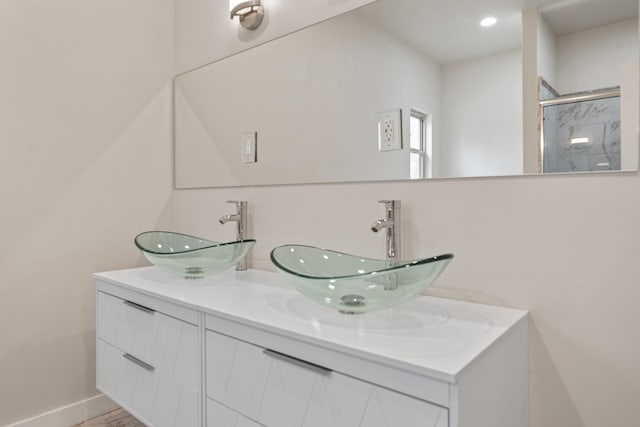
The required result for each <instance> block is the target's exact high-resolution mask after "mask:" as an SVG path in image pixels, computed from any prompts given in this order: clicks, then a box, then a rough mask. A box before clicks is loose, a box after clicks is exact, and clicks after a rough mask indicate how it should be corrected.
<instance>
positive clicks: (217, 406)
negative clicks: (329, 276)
mask: <svg viewBox="0 0 640 427" xmlns="http://www.w3.org/2000/svg"><path fill="white" fill-rule="evenodd" d="M95 278H96V284H97V383H98V387H99V389H100V390H102V391H103V392H104V393H105V394H106V395H108V396H109V397H111V398H113V399H114V400H115V401H116V402H117V403H119V404H120V405H122V406H123V407H124V408H125V409H126V410H128V411H130V412H131V413H132V414H133V415H135V416H136V417H138V418H140V419H141V420H142V421H143V422H145V423H146V424H148V425H149V426H157V427H160V426H175V427H190V426H202V427H261V426H262V427H397V426H402V427H527V426H528V356H527V354H528V349H527V341H528V338H527V313H526V312H524V311H521V310H513V309H508V308H502V307H495V306H488V305H480V304H473V303H468V302H462V301H455V300H446V299H441V298H433V297H426V296H419V297H416V298H414V299H413V300H411V301H409V302H407V303H404V304H402V305H401V306H399V307H397V308H396V309H393V310H385V311H383V312H379V313H377V314H374V313H370V314H366V315H353V316H350V315H344V314H340V313H337V312H336V313H334V312H332V311H329V310H327V309H325V308H324V307H320V306H317V305H316V304H314V303H313V302H310V301H307V300H306V299H305V298H304V297H302V296H300V295H298V294H297V293H296V292H295V291H294V290H292V289H291V288H289V287H288V286H287V285H286V284H285V283H283V282H282V280H281V278H280V276H279V275H277V274H275V273H270V272H264V271H257V270H249V271H247V272H243V273H242V274H238V273H236V272H235V271H228V272H225V273H222V274H218V275H214V276H210V277H207V278H204V279H201V280H198V281H193V280H184V279H181V278H178V277H176V276H172V275H170V274H169V273H163V272H161V271H160V270H157V269H155V268H154V267H147V268H140V269H130V270H120V271H114V272H106V273H98V274H96V275H95Z"/></svg>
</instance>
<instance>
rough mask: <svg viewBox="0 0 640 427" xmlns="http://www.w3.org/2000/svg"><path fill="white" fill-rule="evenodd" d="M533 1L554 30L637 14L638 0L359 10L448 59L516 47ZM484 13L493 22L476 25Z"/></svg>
mask: <svg viewBox="0 0 640 427" xmlns="http://www.w3.org/2000/svg"><path fill="white" fill-rule="evenodd" d="M536 7H537V8H539V9H540V11H541V14H542V15H543V16H544V18H545V20H546V21H547V22H548V24H549V26H550V27H551V29H552V31H553V32H554V34H556V35H563V34H568V33H571V32H575V31H581V30H584V29H587V28H594V27H597V26H602V25H606V24H610V23H614V22H619V21H623V20H626V19H631V18H637V16H638V0H446V1H443V0H378V1H376V2H374V3H371V4H369V5H367V6H365V7H363V8H362V9H360V12H361V13H362V14H363V15H364V16H365V17H366V19H368V20H370V21H372V22H374V23H375V24H376V25H377V26H379V27H381V28H382V29H384V30H385V31H387V32H389V33H391V34H394V35H395V36H397V37H399V38H401V39H403V40H405V41H406V42H407V43H410V44H412V45H413V46H414V47H417V48H419V49H421V50H422V51H424V52H425V53H427V54H428V55H429V56H431V57H432V58H433V59H435V60H436V61H438V62H440V63H450V62H455V61H461V60H465V59H470V58H474V57H481V56H486V55H490V54H495V53H499V52H506V51H508V50H512V49H518V48H520V46H521V39H522V10H525V9H530V8H536ZM488 15H491V16H495V17H496V18H497V19H498V23H497V24H496V25H494V26H493V27H490V28H482V27H481V26H480V20H481V19H482V18H484V17H486V16H488ZM398 23H402V25H398Z"/></svg>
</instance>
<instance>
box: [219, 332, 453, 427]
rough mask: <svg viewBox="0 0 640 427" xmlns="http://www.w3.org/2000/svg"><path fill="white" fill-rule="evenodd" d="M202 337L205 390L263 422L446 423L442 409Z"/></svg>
mask: <svg viewBox="0 0 640 427" xmlns="http://www.w3.org/2000/svg"><path fill="white" fill-rule="evenodd" d="M206 340H207V362H206V371H207V394H208V395H209V396H211V397H213V398H214V399H216V400H218V401H219V402H221V403H222V404H224V406H225V407H228V408H225V409H227V410H231V409H232V410H234V411H236V412H239V413H240V414H245V415H247V416H248V417H250V418H253V419H256V420H258V422H259V423H260V424H262V425H265V426H267V427H397V426H402V427H448V411H447V409H446V408H442V407H440V406H437V405H434V404H432V403H429V402H426V401H423V400H419V399H416V398H413V397H410V396H407V395H404V394H401V393H398V392H395V391H392V390H389V389H385V388H383V387H379V386H376V385H374V384H370V383H367V382H365V381H361V380H358V379H355V378H352V377H349V376H347V375H343V374H341V373H338V372H331V371H325V370H322V369H317V367H314V366H309V365H305V364H304V363H302V364H300V363H299V361H293V362H292V361H291V360H286V358H285V359H284V360H283V359H282V358H281V357H274V356H273V355H270V354H265V353H264V350H263V349H262V348H261V347H258V346H254V345H251V344H248V343H245V342H243V341H238V340H235V339H233V338H230V337H227V336H224V335H220V334H217V333H215V332H212V331H207V333H206ZM229 408H230V409H229ZM216 411H221V409H220V408H218V409H216ZM232 412H233V411H232ZM210 415H211V414H208V419H209V416H210ZM221 419H222V417H221ZM234 422H235V421H234ZM231 425H233V426H234V427H235V424H231ZM209 427H218V425H215V424H211V425H209ZM220 427H226V424H221V425H220Z"/></svg>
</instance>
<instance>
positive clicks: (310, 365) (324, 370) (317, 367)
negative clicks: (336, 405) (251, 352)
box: [262, 349, 332, 375]
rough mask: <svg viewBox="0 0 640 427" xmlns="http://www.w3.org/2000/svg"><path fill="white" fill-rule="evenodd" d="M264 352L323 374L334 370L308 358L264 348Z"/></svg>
mask: <svg viewBox="0 0 640 427" xmlns="http://www.w3.org/2000/svg"><path fill="white" fill-rule="evenodd" d="M262 352H263V353H264V354H266V355H267V356H271V357H273V358H274V359H279V360H283V361H285V362H289V363H293V364H294V365H298V366H301V367H303V368H307V369H311V370H312V371H315V372H318V373H320V374H323V375H328V374H330V373H331V372H332V371H331V369H329V368H325V367H324V366H320V365H316V364H315V363H311V362H307V361H306V360H302V359H298V358H296V357H292V356H288V355H286V354H282V353H279V352H277V351H273V350H269V349H264V350H262Z"/></svg>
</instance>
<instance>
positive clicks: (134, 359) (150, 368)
mask: <svg viewBox="0 0 640 427" xmlns="http://www.w3.org/2000/svg"><path fill="white" fill-rule="evenodd" d="M122 357H124V358H125V359H127V360H128V361H130V362H133V363H135V364H136V365H138V366H140V367H141V368H144V369H146V370H147V371H149V372H153V371H155V370H156V368H154V367H153V366H151V365H149V364H148V363H145V362H143V361H142V360H140V359H138V358H137V357H135V356H132V355H130V354H129V353H125V354H123V355H122Z"/></svg>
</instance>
